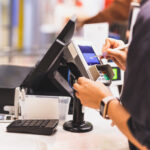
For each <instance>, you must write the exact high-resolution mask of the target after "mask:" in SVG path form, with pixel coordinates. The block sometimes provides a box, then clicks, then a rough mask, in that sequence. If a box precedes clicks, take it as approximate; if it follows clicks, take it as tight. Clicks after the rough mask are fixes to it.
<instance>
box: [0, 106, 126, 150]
mask: <svg viewBox="0 0 150 150" xmlns="http://www.w3.org/2000/svg"><path fill="white" fill-rule="evenodd" d="M71 118H72V115H68V116H67V119H66V121H67V120H70V119H71ZM85 120H88V121H89V122H91V123H92V124H93V128H94V129H93V130H92V131H90V132H87V133H72V132H68V131H65V130H64V129H63V127H62V124H61V123H60V124H59V125H58V127H57V132H56V133H55V134H54V135H51V136H42V135H33V134H22V133H8V132H6V127H7V125H8V124H9V123H0V148H1V149H2V150H110V149H111V150H128V142H127V139H126V137H125V136H124V135H123V134H122V133H120V131H119V130H118V129H117V128H116V127H111V125H110V124H111V122H110V121H108V120H104V119H103V118H102V117H101V116H100V115H99V113H98V112H97V111H95V110H93V109H89V108H86V109H85Z"/></svg>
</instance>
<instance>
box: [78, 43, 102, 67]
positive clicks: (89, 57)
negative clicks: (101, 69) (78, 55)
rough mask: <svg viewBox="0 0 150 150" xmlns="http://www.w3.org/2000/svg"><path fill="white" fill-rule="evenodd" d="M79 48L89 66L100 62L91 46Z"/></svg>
mask: <svg viewBox="0 0 150 150" xmlns="http://www.w3.org/2000/svg"><path fill="white" fill-rule="evenodd" d="M79 48H80V50H81V52H82V54H83V57H84V59H85V61H86V62H87V64H88V65H89V66H91V65H95V64H100V62H99V60H98V58H97V57H96V54H95V52H94V50H93V48H92V47H91V46H80V45H79Z"/></svg>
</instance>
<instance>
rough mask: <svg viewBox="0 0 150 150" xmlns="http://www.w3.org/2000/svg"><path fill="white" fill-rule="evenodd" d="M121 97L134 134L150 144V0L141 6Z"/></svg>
mask: <svg viewBox="0 0 150 150" xmlns="http://www.w3.org/2000/svg"><path fill="white" fill-rule="evenodd" d="M121 101H122V104H123V106H124V107H125V108H126V110H127V111H128V112H129V113H130V114H131V118H130V119H129V121H128V126H129V128H130V130H131V132H132V134H133V136H134V137H135V138H136V139H137V140H138V141H139V142H140V143H141V144H143V145H145V146H147V147H148V148H150V114H149V113H150V1H149V0H148V1H147V2H146V3H144V5H143V6H142V7H141V10H140V13H139V15H138V18H137V21H136V23H135V26H134V29H133V37H132V42H131V44H130V47H129V50H128V56H127V69H126V72H125V81H124V89H123V93H122V96H121Z"/></svg>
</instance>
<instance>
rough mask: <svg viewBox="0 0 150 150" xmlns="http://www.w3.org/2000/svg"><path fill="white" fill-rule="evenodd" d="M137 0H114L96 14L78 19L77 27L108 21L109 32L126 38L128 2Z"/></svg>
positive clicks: (137, 0) (136, 0)
mask: <svg viewBox="0 0 150 150" xmlns="http://www.w3.org/2000/svg"><path fill="white" fill-rule="evenodd" d="M133 1H134V2H139V1H140V0H114V1H113V2H112V3H111V4H110V5H109V6H108V7H107V8H105V9H104V10H103V11H100V12H99V13H98V14H97V15H95V16H93V17H91V18H87V19H82V20H80V19H78V22H77V28H81V27H82V26H83V25H84V24H92V23H101V22H108V23H109V25H110V32H112V33H116V34H118V35H120V39H122V40H124V41H125V40H126V30H127V25H128V18H129V12H130V3H131V2H133Z"/></svg>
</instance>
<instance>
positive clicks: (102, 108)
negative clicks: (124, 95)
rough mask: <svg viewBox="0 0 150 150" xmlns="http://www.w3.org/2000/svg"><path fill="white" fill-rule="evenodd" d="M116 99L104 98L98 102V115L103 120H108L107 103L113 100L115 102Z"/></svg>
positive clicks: (112, 97)
mask: <svg viewBox="0 0 150 150" xmlns="http://www.w3.org/2000/svg"><path fill="white" fill-rule="evenodd" d="M115 99H116V98H115V97H114V96H106V97H105V98H103V99H102V100H101V102H100V115H101V116H102V117H103V118H105V119H109V116H108V106H109V103H110V102H111V101H113V100H115Z"/></svg>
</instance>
